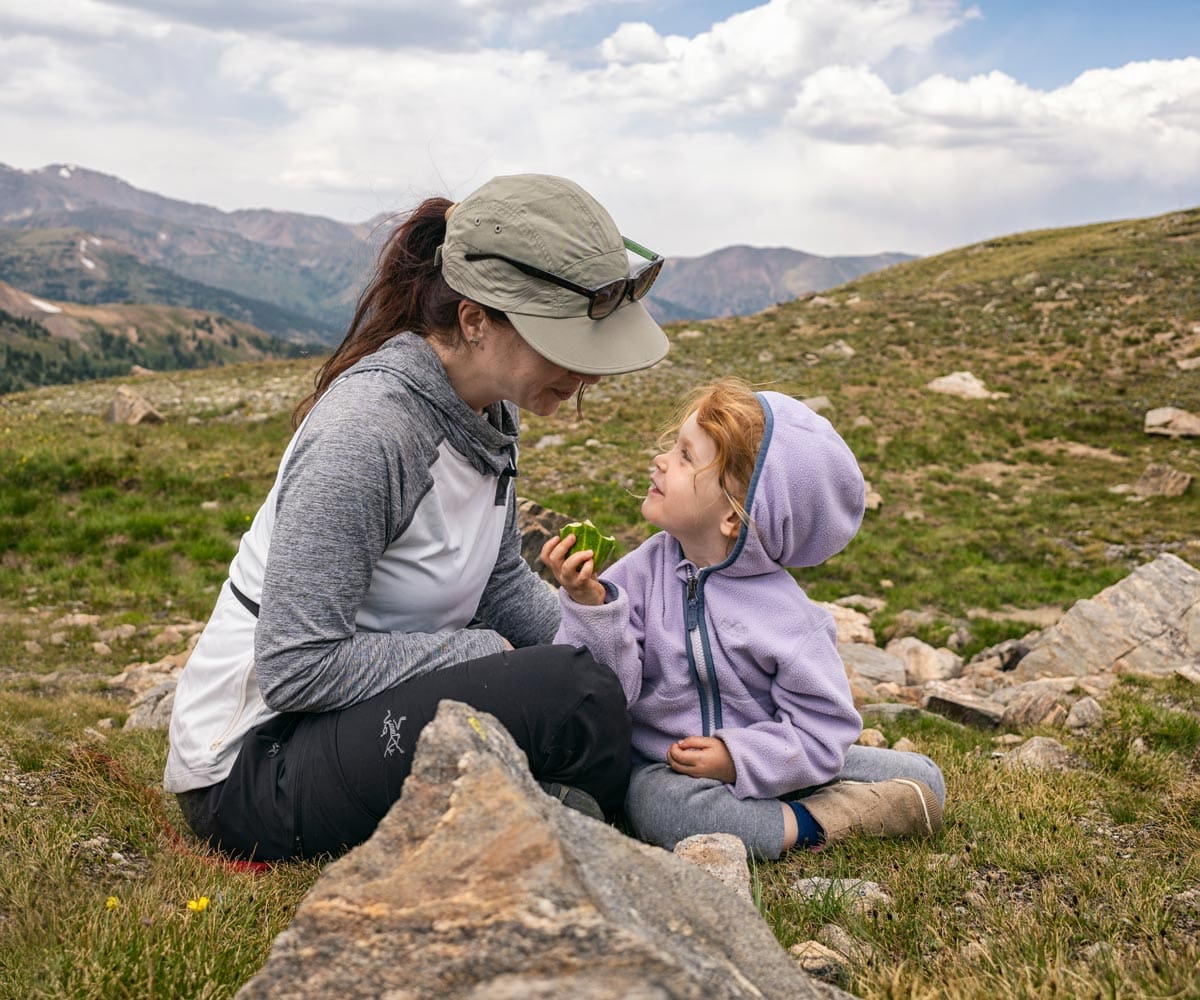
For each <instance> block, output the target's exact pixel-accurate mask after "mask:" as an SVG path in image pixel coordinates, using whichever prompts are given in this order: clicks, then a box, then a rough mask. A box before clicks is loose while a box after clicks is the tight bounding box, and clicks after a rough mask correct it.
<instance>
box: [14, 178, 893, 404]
mask: <svg viewBox="0 0 1200 1000" xmlns="http://www.w3.org/2000/svg"><path fill="white" fill-rule="evenodd" d="M389 221H390V220H389V217H388V216H386V215H381V216H377V217H376V218H375V219H372V220H368V221H365V222H362V223H359V224H348V223H343V222H337V221H335V220H332V219H327V218H322V217H320V216H313V215H303V214H300V213H294V212H276V211H269V210H266V209H246V210H240V211H234V212H225V211H222V210H220V209H217V208H214V207H211V206H208V205H198V204H193V203H190V202H186V201H180V200H177V199H173V198H169V197H165V196H163V195H160V194H155V193H152V192H148V191H142V190H139V189H138V188H135V187H133V186H132V185H130V184H128V183H126V182H125V181H123V180H121V179H119V178H117V177H112V176H109V175H107V174H103V173H99V172H96V171H93V170H87V169H84V168H81V167H76V166H68V165H66V164H52V165H50V166H47V167H43V168H41V169H39V170H29V171H26V170H18V169H15V168H12V167H8V166H5V165H3V164H0V281H2V282H4V283H5V284H6V285H7V286H8V292H7V293H6V294H5V295H4V297H3V300H2V302H3V303H7V306H5V305H3V304H0V344H3V345H5V346H6V347H7V348H8V353H7V355H6V360H7V361H8V362H9V364H8V365H6V371H7V372H8V376H9V377H8V378H7V379H5V380H0V392H5V391H11V390H12V389H13V388H20V387H22V386H23V385H36V384H43V383H45V382H50V381H70V380H72V379H73V378H87V377H94V376H95V375H96V374H97V373H100V372H106V371H107V369H109V368H111V367H112V366H111V365H108V364H107V362H108V361H109V360H111V359H110V357H109V355H110V354H111V353H112V350H113V349H114V348H116V349H118V350H119V351H120V354H119V356H118V358H117V360H120V361H121V362H125V361H127V360H128V359H129V357H131V356H133V357H138V358H139V359H140V360H139V361H138V362H137V363H145V362H150V361H155V360H157V361H158V362H159V363H165V364H166V365H167V366H168V367H180V366H182V367H194V366H197V365H204V364H213V363H223V362H224V361H228V360H248V359H250V358H253V357H259V356H276V357H284V356H288V355H292V354H295V353H297V352H305V353H307V352H313V353H321V352H323V351H325V350H327V349H328V347H329V345H331V344H333V343H336V342H337V341H339V340H340V339H341V337H342V335H343V333H344V331H345V329H346V326H347V325H348V323H349V320H350V317H351V315H352V313H353V309H354V305H355V302H356V300H357V297H358V294H359V291H360V290H361V288H362V285H363V284H364V282H365V280H366V279H367V277H368V275H369V273H370V269H371V266H372V263H373V259H374V254H375V251H376V249H377V247H378V245H379V242H380V240H381V238H382V236H383V234H385V233H386V231H387V227H388V224H389ZM909 259H912V258H911V255H908V254H901V253H887V254H876V255H872V256H861V257H820V256H817V255H814V254H808V253H803V252H801V251H799V250H792V249H788V248H783V247H775V248H757V247H749V246H735V247H727V248H724V249H721V250H716V251H714V252H712V253H709V254H705V255H703V256H700V257H690V258H673V259H668V260H667V262H666V264H665V265H664V268H663V273H662V274H661V275H660V277H659V279H658V282H657V283H656V285H655V287H654V289H653V291H652V293H651V295H650V296H648V297H647V300H646V304H647V307H648V308H649V310H650V312H651V313H652V314H653V315H654V316H655V318H656V319H658V321H659V322H661V323H669V322H672V321H678V320H698V319H704V318H712V317H726V316H735V315H747V314H751V313H754V312H757V311H758V310H760V309H763V308H766V307H767V306H770V305H774V304H775V303H778V302H783V301H789V300H791V299H795V298H797V297H799V296H801V295H804V294H805V293H808V292H814V291H821V290H823V289H827V288H830V287H833V286H835V285H838V284H841V283H843V282H845V281H848V280H851V279H853V278H856V277H858V276H860V275H863V274H866V273H868V272H871V271H875V270H878V269H880V268H883V267H887V266H889V265H892V264H895V263H899V262H902V261H905V260H909ZM31 299H37V300H39V301H41V302H43V303H45V304H47V305H49V306H50V307H51V308H53V309H56V310H60V311H62V312H67V313H70V314H71V315H72V316H73V318H74V321H75V323H76V326H75V327H74V328H73V331H74V332H73V333H71V334H63V333H62V332H61V328H62V327H63V326H64V324H63V323H62V322H61V321H60V322H58V323H56V324H50V325H49V326H47V325H46V323H45V322H44V320H45V319H46V317H47V316H48V315H59V314H58V313H53V314H51V313H48V312H47V311H46V310H45V309H43V308H41V307H39V306H31V305H30V300H31ZM69 304H75V305H91V306H101V305H104V306H106V307H108V306H113V305H116V304H120V305H122V306H125V307H130V306H134V305H137V306H143V307H160V308H161V309H163V310H166V311H165V312H161V313H158V314H154V315H156V320H155V322H154V323H153V324H151V325H152V326H154V327H155V329H156V330H157V332H156V333H154V332H151V331H149V330H144V329H142V328H140V327H137V325H136V324H134V327H135V328H137V329H138V333H137V334H136V337H135V339H134V340H132V341H131V340H130V337H129V336H128V330H129V328H130V324H129V323H128V322H125V321H124V320H123V321H122V324H121V325H117V326H109V325H106V324H107V323H108V322H109V315H110V314H109V313H108V312H106V311H103V310H101V311H100V312H93V313H91V314H86V313H81V312H78V311H77V310H74V309H72V308H69ZM179 309H182V310H186V311H187V312H186V314H185V313H172V312H171V310H179ZM151 314H153V313H149V314H143V316H148V315H151ZM85 316H86V318H85ZM172 316H174V317H175V319H172V318H171V317H172ZM205 317H208V318H207V319H206V318H205ZM214 322H216V323H218V324H220V323H227V324H240V325H241V326H240V327H239V329H240V331H241V332H240V333H239V334H238V336H237V337H235V338H234V340H233V344H234V346H232V347H231V346H230V343H229V340H228V338H227V339H226V340H225V341H223V342H222V341H219V339H218V341H210V342H209V349H208V351H207V353H196V352H195V351H193V350H192V348H191V347H190V346H188V345H190V344H191V343H192V342H193V341H194V340H195V335H196V331H199V330H202V326H203V324H204V323H208V324H210V325H211V324H212V323H214ZM173 323H174V324H175V325H174V326H172V324H173ZM29 324H34V326H35V327H40V328H41V329H42V330H44V331H45V333H44V335H43V334H41V333H39V332H38V330H36V329H34V328H32V327H30V326H29ZM79 324H82V326H80V325H79ZM67 325H69V324H67ZM250 328H255V330H256V331H257V332H256V333H252V332H251V330H250ZM229 329H230V330H231V331H232V329H234V326H233V325H230V327H229ZM100 330H105V331H107V336H106V337H105V338H103V339H102V338H101V337H100V334H99V331H100ZM31 331H32V334H33V335H32V336H31ZM89 332H90V335H88V334H89ZM172 333H173V334H174V337H173V338H172V341H171V342H170V343H168V342H167V340H165V339H164V338H166V337H168V336H169V335H171V334H172ZM64 337H66V340H64V339H63V338H64ZM119 341H124V343H123V344H120V345H119V346H118V342H119ZM218 342H221V343H223V347H222V349H221V350H218V349H217V347H216V344H217V343H218ZM68 343H74V344H75V346H76V348H77V350H75V353H74V354H73V355H72V353H71V349H70V348H68V347H66V346H65V345H66V344H68ZM139 344H140V349H139ZM18 370H19V372H18Z"/></svg>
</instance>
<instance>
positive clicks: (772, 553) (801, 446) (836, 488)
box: [713, 392, 866, 576]
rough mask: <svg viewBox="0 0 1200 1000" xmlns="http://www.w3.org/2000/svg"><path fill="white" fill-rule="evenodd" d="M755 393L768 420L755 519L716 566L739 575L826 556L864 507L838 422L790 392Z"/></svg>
mask: <svg viewBox="0 0 1200 1000" xmlns="http://www.w3.org/2000/svg"><path fill="white" fill-rule="evenodd" d="M757 396H758V400H759V402H760V403H761V404H762V408H763V414H764V416H765V418H766V426H765V427H764V429H763V440H762V444H761V445H760V446H759V449H758V458H757V459H756V461H755V466H754V473H753V474H752V476H751V478H750V487H749V489H748V490H747V492H746V510H747V511H748V512H749V514H750V522H749V523H748V524H743V525H742V530H741V532H740V534H739V535H738V539H737V541H736V543H735V544H734V547H733V551H732V552H731V553H730V556H729V558H728V559H727V560H726V561H725V562H724V563H722V564H721V565H720V566H717V567H713V568H714V570H715V569H720V570H722V571H723V572H726V573H729V574H730V575H734V576H750V575H753V574H756V573H765V572H771V571H773V570H776V569H778V568H779V567H803V566H816V565H818V564H819V563H822V562H824V561H825V560H826V559H828V558H830V556H833V555H835V554H837V553H838V552H840V551H841V550H842V549H844V548H845V547H846V546H847V545H848V544H849V543H850V540H851V539H852V538H853V537H854V535H855V534H856V533H857V531H858V528H859V525H861V524H862V518H863V511H864V509H865V506H866V482H865V480H864V479H863V474H862V472H861V470H860V469H859V467H858V462H857V461H856V460H855V458H854V453H853V452H851V451H850V448H849V446H848V445H847V444H846V442H845V441H843V440H842V438H841V436H840V435H839V434H838V432H837V431H835V430H834V429H833V425H832V424H831V423H830V422H829V421H828V420H826V419H825V418H824V417H822V416H820V415H819V414H817V413H815V412H814V411H813V410H810V409H809V408H808V407H807V406H805V405H804V404H803V403H801V402H800V401H799V400H796V399H793V398H792V397H790V396H785V395H783V394H782V393H778V392H760V393H757Z"/></svg>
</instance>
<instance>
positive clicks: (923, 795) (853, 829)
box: [799, 778, 942, 844]
mask: <svg viewBox="0 0 1200 1000" xmlns="http://www.w3.org/2000/svg"><path fill="white" fill-rule="evenodd" d="M799 801H800V804H801V805H803V806H804V808H805V809H807V810H808V811H809V812H810V813H811V814H812V817H813V819H815V820H816V821H817V822H818V823H819V824H820V826H821V829H822V831H823V832H824V834H825V841H824V843H826V844H832V843H834V842H835V841H838V840H844V839H845V838H846V837H849V836H852V835H854V834H860V835H866V836H869V837H932V836H933V835H934V834H935V833H937V832H938V831H939V830H940V829H941V828H942V807H941V805H940V804H939V803H938V800H937V796H936V795H934V794H933V789H932V788H930V787H929V786H928V785H926V784H925V783H924V782H923V781H914V780H913V779H911V778H890V779H888V780H887V781H872V782H859V781H838V782H835V783H834V784H832V785H827V786H826V787H825V788H822V789H821V790H820V791H819V792H813V794H812V795H808V796H805V797H804V798H802V799H800V800H799Z"/></svg>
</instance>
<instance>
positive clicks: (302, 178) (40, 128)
mask: <svg viewBox="0 0 1200 1000" xmlns="http://www.w3.org/2000/svg"><path fill="white" fill-rule="evenodd" d="M0 163H4V164H6V165H8V166H12V167H18V168H21V169H35V168H38V167H42V166H45V165H47V164H51V163H71V164H77V165H79V166H83V167H88V168H90V169H93V170H99V171H102V172H105V173H110V174H115V175H117V176H119V177H121V178H122V179H124V180H126V181H128V182H129V183H131V184H133V185H135V186H137V187H141V188H145V189H147V190H151V191H155V192H157V193H159V194H163V195H166V196H168V197H173V198H180V199H183V200H187V201H195V202H204V203H206V204H210V205H215V206H217V207H219V208H222V209H226V210H232V209H236V208H257V207H267V208H273V209H280V210H290V211H298V212H307V213H312V214H316V215H324V216H330V217H332V218H335V219H340V220H342V221H347V222H359V221H365V220H366V219H368V218H370V217H371V216H373V215H375V214H377V213H379V212H381V211H394V210H397V209H403V208H404V207H406V206H411V205H412V204H414V203H415V202H416V201H417V200H419V199H420V198H421V197H424V196H426V195H429V194H446V195H449V196H451V197H459V196H462V195H464V194H466V193H468V192H469V191H471V190H472V189H473V188H474V187H476V186H478V185H479V184H480V183H482V182H483V181H485V180H487V179H488V178H489V177H491V176H493V175H495V174H501V173H513V172H524V171H538V172H545V173H557V174H563V175H565V176H568V177H571V178H573V179H575V180H577V181H579V182H580V183H581V184H583V186H584V187H586V188H588V189H589V190H590V191H591V192H592V193H593V194H595V195H596V196H597V197H598V198H599V199H600V200H601V201H602V202H603V203H604V204H605V205H606V207H608V209H609V210H610V212H611V213H612V215H613V216H614V218H615V219H616V220H617V223H618V225H619V226H620V227H621V229H622V230H623V231H624V232H625V233H627V234H628V235H630V236H632V237H633V238H635V239H637V240H639V241H640V242H643V243H645V244H647V245H648V246H651V247H653V248H654V249H656V250H659V251H661V252H663V253H667V254H673V255H682V256H692V255H698V254H702V253H706V252H708V251H710V250H714V249H717V248H719V247H722V246H727V245H730V244H733V243H749V244H752V245H755V246H790V247H795V248H797V249H801V250H806V251H809V252H812V253H820V254H866V253H875V252H880V251H885V250H898V251H907V252H912V253H921V254H928V253H935V252H938V251H940V250H946V249H950V248H952V247H955V246H961V245H964V244H967V243H971V242H974V241H976V240H979V239H983V238H987V237H990V236H999V235H1003V234H1006V233H1011V232H1017V231H1020V230H1025V229H1032V228H1043V227H1051V226H1062V225H1072V224H1076V223H1083V222H1094V221H1101V220H1107V219H1116V218H1129V217H1136V216H1143V215H1154V214H1159V213H1162V212H1168V211H1171V210H1174V209H1179V208H1189V207H1195V206H1197V205H1200V6H1198V3H1197V0H1170V2H1168V0H1138V2H1136V3H1134V2H1132V0H1064V2H1056V0H976V2H973V3H971V2H959V0H767V2H758V3H755V2H752V0H749V2H738V0H436V2H422V0H43V2H40V3H39V2H35V0H0Z"/></svg>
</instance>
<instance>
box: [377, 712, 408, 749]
mask: <svg viewBox="0 0 1200 1000" xmlns="http://www.w3.org/2000/svg"><path fill="white" fill-rule="evenodd" d="M407 718H408V716H407V715H402V716H400V718H398V719H393V718H392V710H391V709H390V708H389V709H388V710H387V715H385V716H384V717H383V732H382V733H380V734H379V738H380V739H383V738H384V737H385V736H386V737H387V746H385V747H384V748H383V755H384V756H385V757H390V756H391V755H392V754H394V753H396V752H397V751H399V752H400V753H404V748H403V747H402V746H401V745H400V724H401V723H402V722H404V720H405V719H407Z"/></svg>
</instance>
